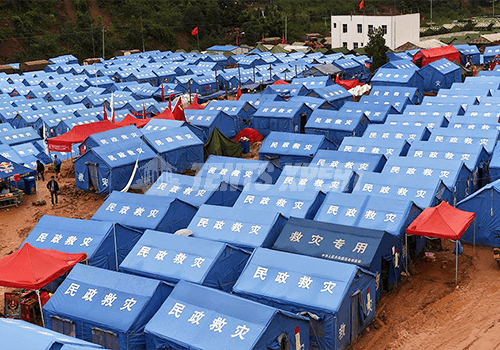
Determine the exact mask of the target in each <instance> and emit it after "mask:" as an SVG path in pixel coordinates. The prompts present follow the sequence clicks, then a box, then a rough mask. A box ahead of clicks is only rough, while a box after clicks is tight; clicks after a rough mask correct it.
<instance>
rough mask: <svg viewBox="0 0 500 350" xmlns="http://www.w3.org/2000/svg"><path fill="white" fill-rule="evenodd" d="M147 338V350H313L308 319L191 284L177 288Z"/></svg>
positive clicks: (158, 313) (147, 327)
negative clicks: (310, 344) (311, 348)
mask: <svg viewBox="0 0 500 350" xmlns="http://www.w3.org/2000/svg"><path fill="white" fill-rule="evenodd" d="M205 316H207V317H205ZM296 330H298V336H296V333H295V331H296ZM145 332H146V341H147V345H148V349H176V350H201V349H204V350H219V349H231V350H251V349H299V348H300V349H309V348H310V346H309V321H308V319H307V318H305V317H303V316H298V315H295V314H293V313H289V312H286V311H282V310H280V309H277V308H272V307H269V306H265V305H262V304H259V303H255V302H253V301H250V300H246V299H242V298H239V297H237V296H234V295H231V294H227V293H223V292H220V291H217V290H214V289H211V288H206V287H202V286H199V285H195V284H191V283H187V282H179V283H178V284H177V285H176V287H175V288H174V290H173V291H172V293H171V294H170V296H169V297H168V299H167V300H166V301H165V303H164V304H163V305H162V306H161V308H160V310H159V311H158V312H157V313H156V315H154V316H153V318H152V319H151V321H149V323H148V324H147V325H146V329H145ZM296 339H300V343H299V344H297V341H296Z"/></svg>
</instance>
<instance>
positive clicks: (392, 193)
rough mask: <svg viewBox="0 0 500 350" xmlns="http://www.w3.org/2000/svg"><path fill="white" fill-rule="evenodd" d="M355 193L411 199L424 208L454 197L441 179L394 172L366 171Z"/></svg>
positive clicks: (386, 197) (360, 178) (357, 184)
mask: <svg viewBox="0 0 500 350" xmlns="http://www.w3.org/2000/svg"><path fill="white" fill-rule="evenodd" d="M353 193H354V194H355V193H364V194H377V196H380V197H383V198H385V199H405V200H410V201H413V202H414V203H415V204H416V205H418V206H419V207H420V208H422V209H424V208H427V207H431V206H434V205H437V204H438V203H439V202H440V201H442V200H446V199H447V198H448V199H449V198H452V195H451V191H450V190H449V189H448V187H446V185H445V184H444V183H443V181H442V180H441V179H428V178H424V177H415V176H412V175H406V174H394V173H393V174H379V173H369V172H364V173H363V174H361V176H360V177H359V180H358V182H357V183H356V186H355V187H354V191H353Z"/></svg>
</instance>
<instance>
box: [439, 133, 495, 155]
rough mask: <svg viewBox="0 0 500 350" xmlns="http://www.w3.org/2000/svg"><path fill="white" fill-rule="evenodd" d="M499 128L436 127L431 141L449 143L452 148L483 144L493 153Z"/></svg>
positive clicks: (489, 152)
mask: <svg viewBox="0 0 500 350" xmlns="http://www.w3.org/2000/svg"><path fill="white" fill-rule="evenodd" d="M498 136H499V130H497V129H490V130H477V129H475V130H470V129H451V128H435V129H433V130H432V135H431V137H430V138H429V142H435V143H441V142H443V143H447V144H448V145H449V146H450V148H454V147H455V146H457V145H460V144H463V143H465V144H470V145H476V144H479V145H482V146H483V147H484V149H485V150H486V152H488V154H492V153H493V149H494V148H495V145H496V142H497V140H498Z"/></svg>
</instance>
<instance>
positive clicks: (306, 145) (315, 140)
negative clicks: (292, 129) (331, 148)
mask: <svg viewBox="0 0 500 350" xmlns="http://www.w3.org/2000/svg"><path fill="white" fill-rule="evenodd" d="M325 141H328V140H327V138H326V137H325V136H324V135H315V134H292V133H287V132H278V131H271V132H270V133H269V135H267V137H266V138H265V139H264V141H263V142H262V146H261V148H260V150H259V154H265V153H272V154H282V155H303V156H310V155H314V154H315V153H316V151H317V150H318V149H322V148H324V144H325ZM284 143H287V144H288V145H289V147H282V145H283V144H284ZM328 143H329V141H328ZM294 144H296V145H298V147H297V146H293V145H294ZM278 145H280V146H279V147H278Z"/></svg>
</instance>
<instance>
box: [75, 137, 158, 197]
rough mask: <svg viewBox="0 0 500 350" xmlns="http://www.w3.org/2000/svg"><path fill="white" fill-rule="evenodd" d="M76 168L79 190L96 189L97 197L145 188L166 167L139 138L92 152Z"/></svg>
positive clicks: (87, 153) (101, 147) (82, 156)
mask: <svg viewBox="0 0 500 350" xmlns="http://www.w3.org/2000/svg"><path fill="white" fill-rule="evenodd" d="M118 130H119V129H118ZM73 164H74V167H75V178H76V187H77V188H78V189H81V190H85V191H89V190H90V187H91V186H93V187H94V189H95V190H96V191H97V193H110V192H112V191H113V190H122V189H123V188H125V187H126V186H128V185H130V186H132V187H136V188H142V187H144V186H145V185H147V184H148V183H153V182H154V181H156V179H157V178H158V176H160V174H161V171H162V168H163V167H164V166H163V165H162V164H161V161H160V160H159V159H158V157H157V155H156V154H155V152H154V151H153V150H152V149H151V148H150V147H149V146H148V145H146V144H145V143H144V142H143V141H142V140H141V139H139V138H136V139H128V140H126V141H125V140H124V141H121V142H118V143H115V144H107V145H102V146H99V147H94V148H91V149H88V150H87V151H86V152H85V153H84V154H83V155H81V156H80V157H78V158H76V159H75V160H74V161H73ZM136 166H137V167H136ZM131 177H132V179H131Z"/></svg>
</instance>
